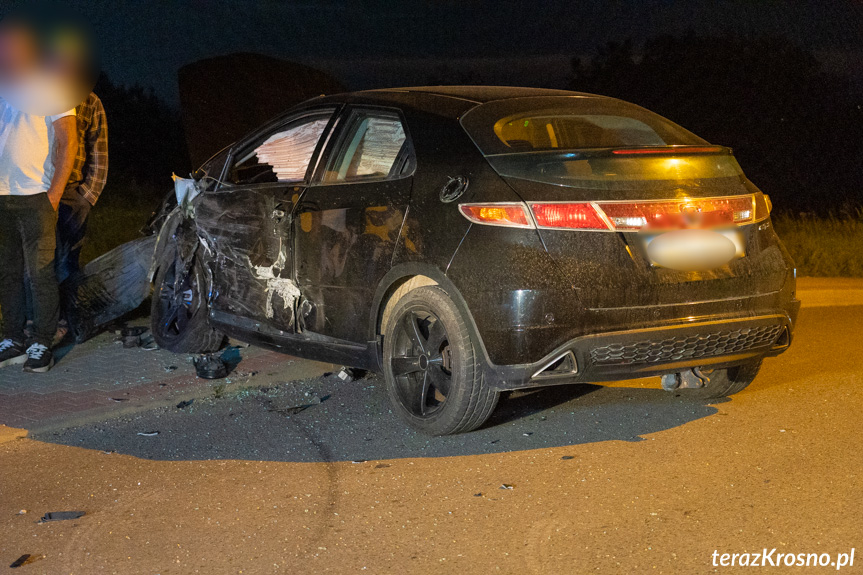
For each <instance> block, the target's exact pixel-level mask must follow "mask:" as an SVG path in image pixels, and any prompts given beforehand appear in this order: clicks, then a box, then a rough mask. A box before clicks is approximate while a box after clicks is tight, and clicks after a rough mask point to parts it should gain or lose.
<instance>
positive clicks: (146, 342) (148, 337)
mask: <svg viewBox="0 0 863 575" xmlns="http://www.w3.org/2000/svg"><path fill="white" fill-rule="evenodd" d="M141 349H143V350H146V351H153V350H154V349H159V344H158V343H156V338H154V337H153V334H152V333H147V334H144V335H142V336H141Z"/></svg>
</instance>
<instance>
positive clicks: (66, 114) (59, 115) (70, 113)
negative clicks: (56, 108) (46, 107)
mask: <svg viewBox="0 0 863 575" xmlns="http://www.w3.org/2000/svg"><path fill="white" fill-rule="evenodd" d="M75 115H76V114H75V108H72V109H71V110H69V111H67V112H63V113H62V114H55V115H53V116H48V119H49V120H51V123H52V124H53V123H54V122H56V121H57V120H59V119H60V118H65V117H66V116H75Z"/></svg>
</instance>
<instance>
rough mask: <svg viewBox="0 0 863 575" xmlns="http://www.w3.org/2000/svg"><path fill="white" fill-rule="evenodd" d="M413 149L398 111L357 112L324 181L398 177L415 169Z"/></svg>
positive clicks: (349, 124) (354, 180) (356, 180)
mask: <svg viewBox="0 0 863 575" xmlns="http://www.w3.org/2000/svg"><path fill="white" fill-rule="evenodd" d="M413 163H414V162H413V152H412V150H411V147H410V145H409V143H408V140H407V136H406V134H405V129H404V126H403V125H402V121H401V119H400V118H399V116H398V114H395V113H392V112H381V111H358V112H354V114H353V116H352V118H351V120H350V121H349V123H348V127H347V129H346V133H345V136H344V137H343V138H342V140H341V142H340V144H339V146H338V149H337V150H336V153H335V154H334V155H333V156H332V160H331V161H330V163H329V165H328V167H327V171H326V173H325V174H324V183H343V182H364V181H370V180H387V179H396V178H400V177H403V176H406V175H409V174H410V172H411V171H412V169H413Z"/></svg>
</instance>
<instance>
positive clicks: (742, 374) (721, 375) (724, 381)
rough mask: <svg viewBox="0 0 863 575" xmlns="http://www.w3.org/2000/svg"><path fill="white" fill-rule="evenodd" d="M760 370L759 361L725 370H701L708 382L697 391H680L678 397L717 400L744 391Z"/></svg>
mask: <svg viewBox="0 0 863 575" xmlns="http://www.w3.org/2000/svg"><path fill="white" fill-rule="evenodd" d="M760 369H761V360H760V359H759V360H757V361H752V362H749V363H744V364H743V365H738V366H735V367H729V368H727V369H714V370H708V369H702V370H701V373H702V374H704V375H705V376H707V377H708V379H709V381H708V382H707V385H705V386H704V387H700V388H698V389H681V390H680V395H681V396H686V397H691V398H693V399H719V398H722V397H728V396H729V395H734V394H735V393H739V392H741V391H743V390H744V389H746V387H747V386H748V385H749V384H750V383H752V382H753V381H754V380H755V377H756V376H757V375H758V371H759V370H760Z"/></svg>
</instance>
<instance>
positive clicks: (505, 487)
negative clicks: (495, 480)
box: [500, 483, 515, 489]
mask: <svg viewBox="0 0 863 575" xmlns="http://www.w3.org/2000/svg"><path fill="white" fill-rule="evenodd" d="M513 487H515V486H514V485H510V484H509V483H501V484H500V488H501V489H512V488H513Z"/></svg>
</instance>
